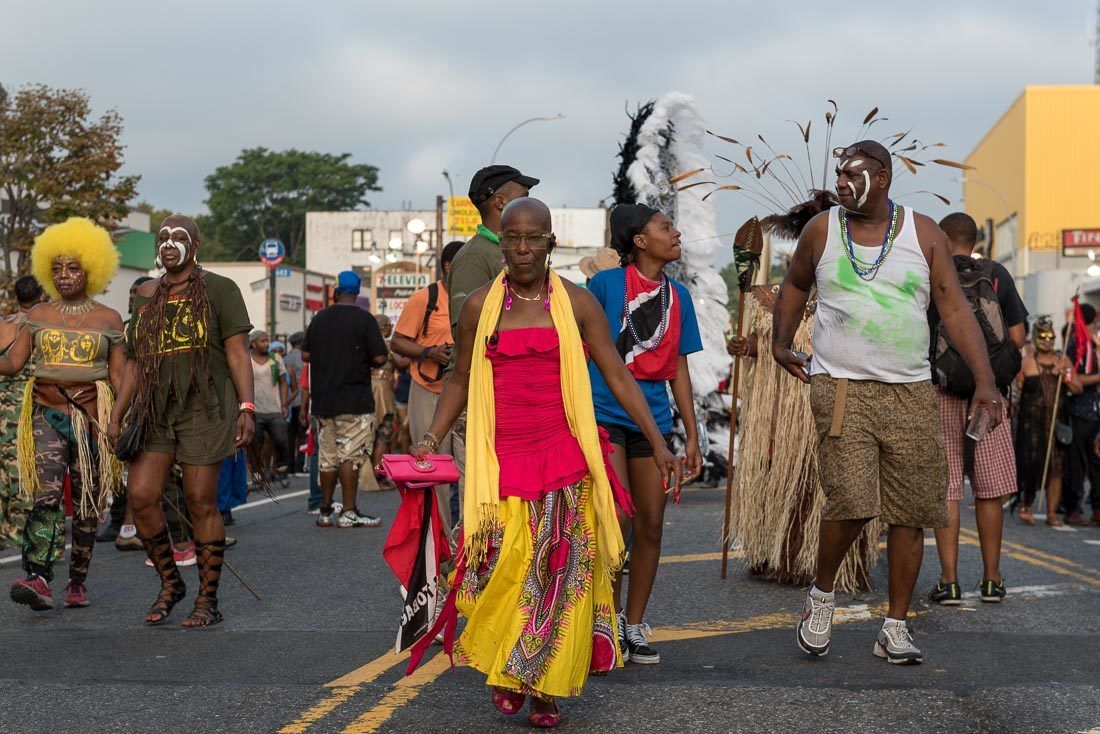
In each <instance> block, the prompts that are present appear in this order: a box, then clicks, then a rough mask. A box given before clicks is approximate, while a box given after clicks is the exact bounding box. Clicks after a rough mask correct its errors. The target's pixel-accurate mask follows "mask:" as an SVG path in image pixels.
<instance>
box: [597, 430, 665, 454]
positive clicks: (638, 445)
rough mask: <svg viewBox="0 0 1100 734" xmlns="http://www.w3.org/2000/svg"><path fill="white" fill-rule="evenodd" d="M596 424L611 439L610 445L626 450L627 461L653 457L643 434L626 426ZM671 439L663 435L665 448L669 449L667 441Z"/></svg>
mask: <svg viewBox="0 0 1100 734" xmlns="http://www.w3.org/2000/svg"><path fill="white" fill-rule="evenodd" d="M596 424H597V425H598V426H599V427H600V428H602V429H604V430H605V431H607V434H608V436H609V437H610V438H611V443H613V444H615V445H616V446H622V447H623V449H625V450H626V458H628V459H648V458H651V457H652V456H653V447H652V446H650V445H649V439H647V438H646V437H645V434H644V433H642V432H641V431H635V430H634V429H633V428H627V427H626V426H620V425H619V424H617V423H602V422H600V421H597V422H596ZM671 438H672V434H671V433H666V434H665V435H664V439H665V446H666V447H667V448H670V449H671V445H670V443H669V439H671Z"/></svg>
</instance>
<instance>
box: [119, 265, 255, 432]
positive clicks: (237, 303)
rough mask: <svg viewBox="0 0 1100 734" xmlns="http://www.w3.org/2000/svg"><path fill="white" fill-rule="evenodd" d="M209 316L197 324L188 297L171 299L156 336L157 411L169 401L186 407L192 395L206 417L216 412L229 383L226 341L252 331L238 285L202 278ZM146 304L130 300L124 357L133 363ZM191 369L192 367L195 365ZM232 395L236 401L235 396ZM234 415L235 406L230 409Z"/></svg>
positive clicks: (209, 275)
mask: <svg viewBox="0 0 1100 734" xmlns="http://www.w3.org/2000/svg"><path fill="white" fill-rule="evenodd" d="M203 278H204V282H205V284H206V297H207V301H208V302H209V304H210V312H209V313H208V314H205V315H203V316H201V317H200V318H198V319H196V318H195V314H194V312H193V311H192V308H191V294H190V293H189V292H186V291H185V292H183V293H178V294H176V295H172V296H169V298H168V307H167V311H166V318H165V322H166V323H165V324H164V325H163V326H162V327H161V328H162V329H163V330H164V331H163V332H162V334H161V336H160V342H159V351H160V354H161V363H160V379H159V381H158V382H159V384H158V385H157V395H156V400H155V406H156V407H155V410H156V411H157V412H158V413H160V412H161V411H163V410H165V409H166V408H167V406H168V403H169V402H170V401H174V402H175V403H176V404H177V406H178V407H179V408H183V407H184V406H185V405H187V397H188V395H189V394H190V392H191V390H192V389H196V390H198V392H199V393H200V395H201V397H202V399H203V404H204V405H205V407H206V409H207V411H208V412H209V411H211V410H212V409H215V408H220V411H219V412H220V413H221V414H222V416H223V417H224V416H225V414H226V406H224V405H222V401H223V396H225V395H226V394H227V392H226V383H227V382H228V381H229V380H230V378H231V375H230V372H229V360H228V358H227V357H226V352H225V340H226V339H228V338H229V337H231V336H234V335H236V334H241V333H244V332H248V331H251V330H252V323H251V322H250V321H249V319H248V309H247V308H246V307H245V305H244V297H243V296H242V295H241V291H240V289H239V288H238V287H237V284H236V283H234V282H233V281H232V280H230V279H229V278H225V277H223V276H221V275H217V274H216V273H211V272H210V271H209V270H206V271H204V273H203ZM148 303H149V299H148V298H146V297H145V296H142V295H137V296H135V297H134V312H133V313H134V316H133V318H131V319H130V323H129V324H128V326H127V330H126V356H127V357H129V358H130V359H134V358H135V346H134V334H135V332H136V331H137V330H138V329H143V328H145V325H144V323H143V319H144V316H145V310H146V306H147V305H148ZM193 363H194V364H193ZM232 395H236V392H235V391H233V392H232ZM231 407H232V408H233V409H236V406H235V405H234V406H231Z"/></svg>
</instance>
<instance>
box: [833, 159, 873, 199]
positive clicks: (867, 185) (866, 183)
mask: <svg viewBox="0 0 1100 734" xmlns="http://www.w3.org/2000/svg"><path fill="white" fill-rule="evenodd" d="M864 162H865V161H864V159H863V158H849V159H847V160H845V161H841V162H840V170H842V171H848V170H851V169H853V168H855V167H856V166H861V165H863V163H864ZM861 177H862V178H863V193H862V194H861V193H860V192H859V189H858V188H856V185H855V183H853V182H852V181H848V182H846V183H845V184H844V186H843V188H845V189H847V190H848V193H850V194H851V195H852V198H853V199H855V202H856V208H857V209H862V208H863V205H864V204H866V203H867V197H868V196H869V195H870V193H871V174H870V173H868V172H867V171H866V170H864V171H863V172H862V174H861ZM841 188H842V187H841V186H840V185H839V184H838V185H837V192H840V190H841Z"/></svg>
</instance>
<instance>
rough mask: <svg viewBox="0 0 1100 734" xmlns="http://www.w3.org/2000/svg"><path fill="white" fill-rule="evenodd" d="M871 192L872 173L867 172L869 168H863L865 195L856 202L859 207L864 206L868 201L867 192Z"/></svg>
mask: <svg viewBox="0 0 1100 734" xmlns="http://www.w3.org/2000/svg"><path fill="white" fill-rule="evenodd" d="M853 193H854V192H853ZM869 193H871V174H869V173H867V169H864V170H863V196H861V197H859V201H857V202H856V206H857V207H861V208H862V207H863V205H864V204H866V203H867V194H869Z"/></svg>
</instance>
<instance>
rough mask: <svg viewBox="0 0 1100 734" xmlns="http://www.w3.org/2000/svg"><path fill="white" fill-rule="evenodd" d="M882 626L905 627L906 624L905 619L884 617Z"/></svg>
mask: <svg viewBox="0 0 1100 734" xmlns="http://www.w3.org/2000/svg"><path fill="white" fill-rule="evenodd" d="M882 626H883V627H904V626H905V620H904V619H890V618H889V617H887V618H886V619H884V620H883V621H882Z"/></svg>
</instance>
